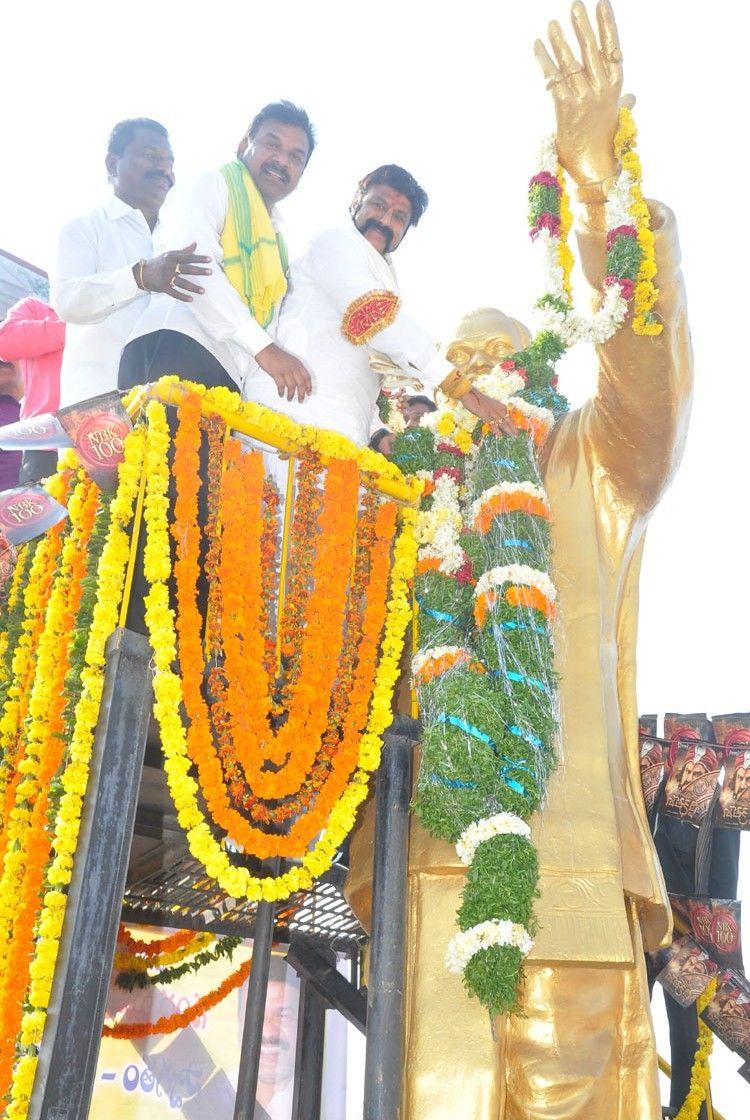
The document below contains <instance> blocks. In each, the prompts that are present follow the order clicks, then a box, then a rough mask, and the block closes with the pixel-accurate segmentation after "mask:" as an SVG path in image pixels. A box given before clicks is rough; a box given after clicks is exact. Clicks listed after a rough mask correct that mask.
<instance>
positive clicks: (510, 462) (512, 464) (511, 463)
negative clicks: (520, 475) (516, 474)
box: [495, 459, 518, 470]
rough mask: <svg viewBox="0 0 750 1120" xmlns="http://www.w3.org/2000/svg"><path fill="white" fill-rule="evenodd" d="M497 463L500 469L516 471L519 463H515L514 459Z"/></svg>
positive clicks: (501, 460)
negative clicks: (505, 468)
mask: <svg viewBox="0 0 750 1120" xmlns="http://www.w3.org/2000/svg"><path fill="white" fill-rule="evenodd" d="M495 462H496V463H497V465H498V467H508V468H509V469H510V470H515V469H516V468H517V467H518V463H516V462H514V460H513V459H495Z"/></svg>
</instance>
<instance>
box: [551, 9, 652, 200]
mask: <svg viewBox="0 0 750 1120" xmlns="http://www.w3.org/2000/svg"><path fill="white" fill-rule="evenodd" d="M596 20H597V24H598V31H599V34H598V37H597V34H596V32H595V31H594V29H593V27H592V26H591V21H590V20H589V17H588V13H587V11H586V8H585V6H584V5H583V4H582V3H580V0H576V3H575V4H573V8H572V11H571V21H572V23H573V30H574V32H575V36H576V39H577V40H578V45H579V48H580V58H579V57H578V56H577V55H576V53H575V52H574V50H573V49H572V47H571V45H570V43H569V42H568V40H567V39H566V38H565V35H564V34H563V30H562V28H561V26H560V24H559V23H558V22H557V20H553V21H552V22H551V23H550V25H549V28H548V35H549V42H550V46H551V49H552V53H553V54H554V57H555V60H556V61H553V60H552V56H551V55H550V52H549V51H548V50H547V47H546V46H545V45H544V43H543V42H542V41H541V39H537V41H536V43H535V44H534V54H535V55H536V57H537V61H538V62H539V65H540V66H541V68H542V70H543V72H544V76H545V77H546V78H547V89H548V90H549V91H550V93H551V94H552V100H553V101H554V105H555V115H556V117H557V150H558V155H559V158H560V163H561V164H562V166H563V167H564V169H565V170H566V171H567V172H568V174H569V175H570V176H571V177H572V178H573V179H574V180H575V182H576V183H577V184H578V186H579V192H580V197H581V200H582V201H584V202H600V201H603V200H604V198H605V197H606V192H607V187H608V186H609V184H610V181H613V180H614V178H615V177H616V175H617V174H618V171H619V168H618V166H617V161H616V159H615V155H614V137H615V132H616V131H617V121H618V113H619V107H620V104H621V100H620V94H621V92H622V51H621V50H620V40H619V37H618V34H617V24H616V23H615V16H614V12H613V11H612V5H611V4H610V3H609V0H600V2H599V3H598V4H597V5H596ZM626 102H627V103H631V102H632V99H631V98H628V99H626Z"/></svg>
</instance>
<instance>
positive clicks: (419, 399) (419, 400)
mask: <svg viewBox="0 0 750 1120" xmlns="http://www.w3.org/2000/svg"><path fill="white" fill-rule="evenodd" d="M406 403H407V404H425V405H427V411H428V412H437V405H436V404H435V402H434V401H431V400H430V398H429V397H423V396H416V397H407V398H406Z"/></svg>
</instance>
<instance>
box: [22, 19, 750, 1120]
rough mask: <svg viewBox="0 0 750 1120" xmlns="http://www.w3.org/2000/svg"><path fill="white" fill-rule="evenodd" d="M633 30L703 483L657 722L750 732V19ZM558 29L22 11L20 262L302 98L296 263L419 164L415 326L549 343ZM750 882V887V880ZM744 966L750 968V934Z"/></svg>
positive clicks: (671, 599) (652, 690)
mask: <svg viewBox="0 0 750 1120" xmlns="http://www.w3.org/2000/svg"><path fill="white" fill-rule="evenodd" d="M266 13H267V17H268V18H266ZM617 14H618V20H619V26H620V32H621V39H622V46H623V51H624V54H625V73H626V85H625V88H626V90H627V91H630V92H633V93H635V94H636V95H637V98H638V104H637V106H636V119H637V123H638V126H639V130H640V149H641V154H642V157H643V163H644V179H645V189H646V193H647V194H649V195H650V196H652V197H655V198H659V199H661V200H663V201H665V202H667V203H668V204H669V205H670V206H672V208H673V209H674V210H675V211H676V214H677V219H678V224H679V229H680V235H681V240H682V247H683V258H684V271H685V275H686V280H687V288H688V298H689V304H690V319H691V324H692V333H693V341H694V346H695V357H696V392H695V406H694V411H693V420H692V426H691V431H690V437H689V441H688V447H687V452H686V455H685V460H684V462H683V465H682V467H681V469H680V472H679V474H678V476H677V479H676V481H675V483H674V485H673V487H672V489H671V490H670V492H669V493H668V494H667V496H666V498H665V499H664V501H663V502H662V504H661V506H660V507H659V510H658V512H657V514H656V515H655V517H654V519H653V522H652V527H651V529H650V530H649V538H648V542H647V547H646V556H645V562H644V571H643V579H642V600H641V632H640V643H639V690H640V708H641V711H649V712H664V711H665V710H667V709H671V710H675V711H686V712H687V711H695V710H698V711H704V710H705V711H707V712H708V713H709V714H713V713H718V712H729V711H743V710H747V709H750V682H748V661H747V654H746V637H745V635H746V634H747V633H750V598H748V595H747V589H746V581H747V544H748V527H747V475H746V467H745V455H746V449H747V444H748V429H747V416H748V406H749V405H750V388H749V387H748V372H750V371H749V370H748V356H747V352H746V350H745V348H744V337H745V332H746V331H747V329H748V322H747V317H748V305H747V299H746V291H747V279H746V271H745V270H746V262H747V259H748V234H747V211H746V205H745V199H746V194H747V187H746V182H745V180H744V179H743V175H744V176H746V175H747V168H746V166H744V167H743V164H744V161H743V160H742V159H741V156H742V152H743V151H745V149H746V143H745V134H746V132H747V128H748V113H747V105H748V93H747V69H748V53H747V52H748V38H750V35H749V33H750V16H749V15H748V8H747V6H745V5H739V4H736V3H730V2H728V0H719V2H715V3H713V4H711V5H710V6H698V5H687V4H684V3H678V2H677V0H660V2H659V3H656V2H654V0H621V2H620V4H619V6H618V11H617ZM555 16H556V17H558V18H560V19H561V20H562V21H565V20H566V19H567V15H566V7H565V5H564V4H563V3H554V2H552V0H518V2H517V3H514V4H510V3H507V2H506V3H500V2H495V3H487V2H482V0H462V2H461V3H452V4H438V3H435V2H434V0H433V2H428V3H426V2H423V0H420V2H414V0H412V2H407V0H401V2H399V3H394V2H393V0H380V2H379V3H377V4H366V5H356V4H352V3H343V2H341V0H325V2H318V3H310V2H307V3H297V2H290V0H287V2H286V3H277V4H276V5H270V4H269V5H264V6H263V7H261V6H260V5H256V4H250V3H247V2H245V3H233V2H227V0H213V3H211V4H200V5H199V4H197V3H195V2H194V0H189V2H182V3H179V4H177V3H174V2H172V3H170V2H163V0H162V2H161V3H159V2H156V0H151V2H149V3H143V2H142V0H131V2H130V3H129V4H127V5H117V6H116V5H114V4H108V3H103V2H101V0H99V2H97V3H87V2H83V0H67V2H66V3H65V4H58V3H54V4H53V3H49V2H47V0H41V2H37V3H36V4H35V5H34V6H33V10H31V9H29V8H28V7H24V6H22V5H11V4H7V5H4V7H3V17H2V39H3V62H2V74H3V83H2V84H3V89H4V91H5V96H4V107H5V112H4V118H3V120H2V123H1V124H0V129H1V132H0V136H1V139H2V173H1V175H0V198H1V199H2V205H0V247H2V248H4V249H7V250H9V251H11V252H13V253H16V254H17V255H18V256H21V257H24V258H26V259H27V260H30V261H33V262H34V263H36V264H38V265H41V266H43V267H45V268H49V267H51V266H52V265H53V263H54V253H55V243H56V233H57V229H58V227H59V226H60V224H61V223H62V222H63V221H64V220H66V219H68V218H69V217H72V216H74V215H77V214H79V213H82V212H83V211H85V210H86V209H88V208H90V207H91V206H92V205H94V204H96V202H97V201H98V200H99V199H100V198H101V196H102V195H103V194H104V193H105V192H106V179H105V172H104V151H105V145H106V138H107V134H108V131H109V129H110V128H111V126H112V124H113V123H114V122H115V121H117V120H119V119H121V118H123V117H129V116H139V115H145V116H151V117H156V118H157V119H158V120H161V121H163V122H164V123H165V124H166V125H167V127H168V128H169V130H170V134H171V138H172V143H173V146H174V150H175V154H176V161H177V162H176V170H177V175H178V178H187V177H189V176H190V175H191V174H193V173H194V172H198V171H200V170H202V169H204V168H206V167H212V166H217V165H219V164H221V163H222V162H225V161H226V159H228V158H230V157H231V156H232V155H233V153H234V150H235V148H236V144H237V141H238V139H239V137H240V136H241V134H242V132H243V131H244V129H245V128H246V127H247V124H248V123H249V121H250V119H251V117H252V116H253V114H254V113H255V111H256V110H257V109H258V108H259V107H260V106H261V105H263V104H264V103H265V102H267V101H270V100H274V99H276V98H278V97H287V98H290V99H291V100H293V101H296V102H298V103H300V104H302V105H304V106H305V107H306V108H307V109H308V111H309V112H310V115H311V117H312V118H313V120H314V122H315V124H316V126H317V129H318V137H319V147H318V149H317V150H316V152H315V154H314V156H313V159H312V162H311V164H310V167H309V168H308V170H307V172H306V174H305V176H304V178H303V180H302V184H301V186H300V188H299V189H298V191H297V193H296V194H295V195H293V196H292V198H291V199H290V200H288V202H287V203H286V204H285V216H286V222H287V227H286V228H287V234H288V240H289V242H290V249H291V251H292V253H293V254H294V253H296V252H299V251H301V250H302V249H303V248H304V243H305V240H306V238H307V237H308V236H309V235H310V234H312V233H314V232H316V231H318V230H319V229H321V228H324V227H326V226H329V225H332V224H337V223H338V222H340V221H342V220H344V219H345V211H346V206H347V204H348V201H349V199H350V197H351V194H352V191H353V187H354V185H355V183H356V181H357V179H358V178H360V177H361V175H362V174H363V173H364V172H366V171H368V170H370V169H371V168H373V167H374V166H376V165H377V164H379V163H383V162H396V163H402V164H403V165H405V166H406V167H408V168H409V169H410V170H411V171H412V172H413V173H414V174H415V175H416V176H417V178H418V179H419V180H420V181H421V182H422V183H423V184H424V186H425V187H426V189H427V190H428V192H429V194H430V198H431V205H430V208H429V210H428V212H427V215H426V217H425V218H424V219H423V222H422V224H421V225H420V227H419V228H418V229H417V230H416V231H412V232H411V233H410V234H409V235H408V237H407V239H406V242H405V243H404V245H403V246H402V248H401V249H399V251H398V253H397V256H396V264H397V267H398V271H399V275H400V280H401V286H402V291H403V295H404V298H405V302H406V304H407V306H408V307H409V308H410V310H411V311H412V313H413V314H414V315H415V316H416V317H417V318H419V319H420V320H421V321H422V322H423V323H424V325H425V326H427V327H428V328H430V329H431V330H432V331H433V332H434V335H435V337H436V338H438V339H439V340H441V341H442V342H447V341H450V339H451V337H452V330H453V327H454V325H455V323H456V321H457V320H458V318H459V317H460V316H461V315H462V314H463V313H465V312H466V311H468V310H470V309H471V308H473V307H476V306H480V305H488V304H492V305H497V306H499V307H501V308H502V309H503V310H505V311H506V312H508V313H510V314H513V315H516V316H518V317H520V318H524V319H527V320H528V316H529V310H528V309H529V308H530V307H531V304H532V302H533V299H534V297H535V295H536V294H537V293H538V292H539V290H540V289H539V280H538V278H537V275H536V274H535V271H534V266H533V255H532V253H531V251H530V248H529V245H528V239H527V234H526V226H525V205H526V199H525V189H526V181H527V179H528V177H529V175H530V174H531V173H532V172H533V170H534V160H535V151H536V147H537V144H538V141H539V138H540V137H541V135H542V134H543V133H544V132H546V131H549V130H550V129H551V127H552V112H551V106H550V104H549V95H548V94H547V93H546V92H545V89H544V82H543V80H542V78H541V75H540V74H539V72H538V70H537V66H536V63H535V61H534V58H533V55H532V50H531V48H532V43H533V40H534V38H535V37H536V36H537V35H538V34H541V33H543V32H544V29H545V27H546V23H547V21H548V19H550V18H552V17H555ZM591 369H592V361H591V355H590V354H587V353H586V352H585V351H581V352H580V353H577V354H575V355H573V356H570V357H569V358H568V359H566V361H565V362H564V364H563V366H562V367H561V373H562V375H563V376H562V386H561V387H562V388H563V390H564V392H566V393H567V395H568V396H569V397H570V399H571V400H572V402H573V403H580V402H581V401H582V400H583V399H585V396H586V395H587V393H588V392H589V390H590V388H591ZM745 841H747V837H746V838H745ZM746 846H747V845H746ZM742 879H743V883H744V886H745V887H747V885H748V883H749V882H750V868H748V866H747V859H746V862H745V867H744V869H743V875H742ZM741 893H742V892H741ZM748 920H749V921H750V916H749V918H748ZM745 945H746V956H750V939H749V938H748V936H747V934H746V936H745ZM718 1049H719V1051H721V1048H718ZM738 1065H739V1060H738V1059H736V1058H735V1057H734V1056H730V1055H727V1054H726V1052H724V1054H721V1053H719V1055H718V1056H717V1058H716V1061H715V1069H716V1077H715V1101H716V1104H717V1107H719V1109H721V1111H723V1113H724V1115H725V1116H726V1117H727V1120H739V1118H740V1117H744V1116H747V1114H748V1111H747V1110H748V1105H750V1086H748V1085H747V1084H746V1083H745V1082H742V1081H741V1079H740V1078H738V1077H737V1075H736V1074H735V1073H734V1072H733V1071H734V1070H735V1069H736V1068H737V1066H738Z"/></svg>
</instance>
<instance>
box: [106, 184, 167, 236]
mask: <svg viewBox="0 0 750 1120" xmlns="http://www.w3.org/2000/svg"><path fill="white" fill-rule="evenodd" d="M102 209H103V210H104V213H105V215H106V216H107V218H108V219H109V221H110V222H116V221H118V220H119V219H120V218H131V219H132V218H134V219H135V221H136V222H138V223H139V224H141V223H142V224H143V225H144V226H145V227H146V229H148V230H149V233H151V229H150V228H149V224H148V222H147V221H146V219H145V218H144V216H143V213H142V211H140V210H138V209H136V207H135V206H129V205H128V203H127V202H123V200H122V199H121V198H118V197H117V195H116V194H112V195H110V197H109V198H108V199H107V201H106V202H105V203H104V206H103V207H102ZM158 228H159V219H158V218H157V219H156V225H155V226H154V229H153V232H154V234H155V233H156V231H157V229H158Z"/></svg>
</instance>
